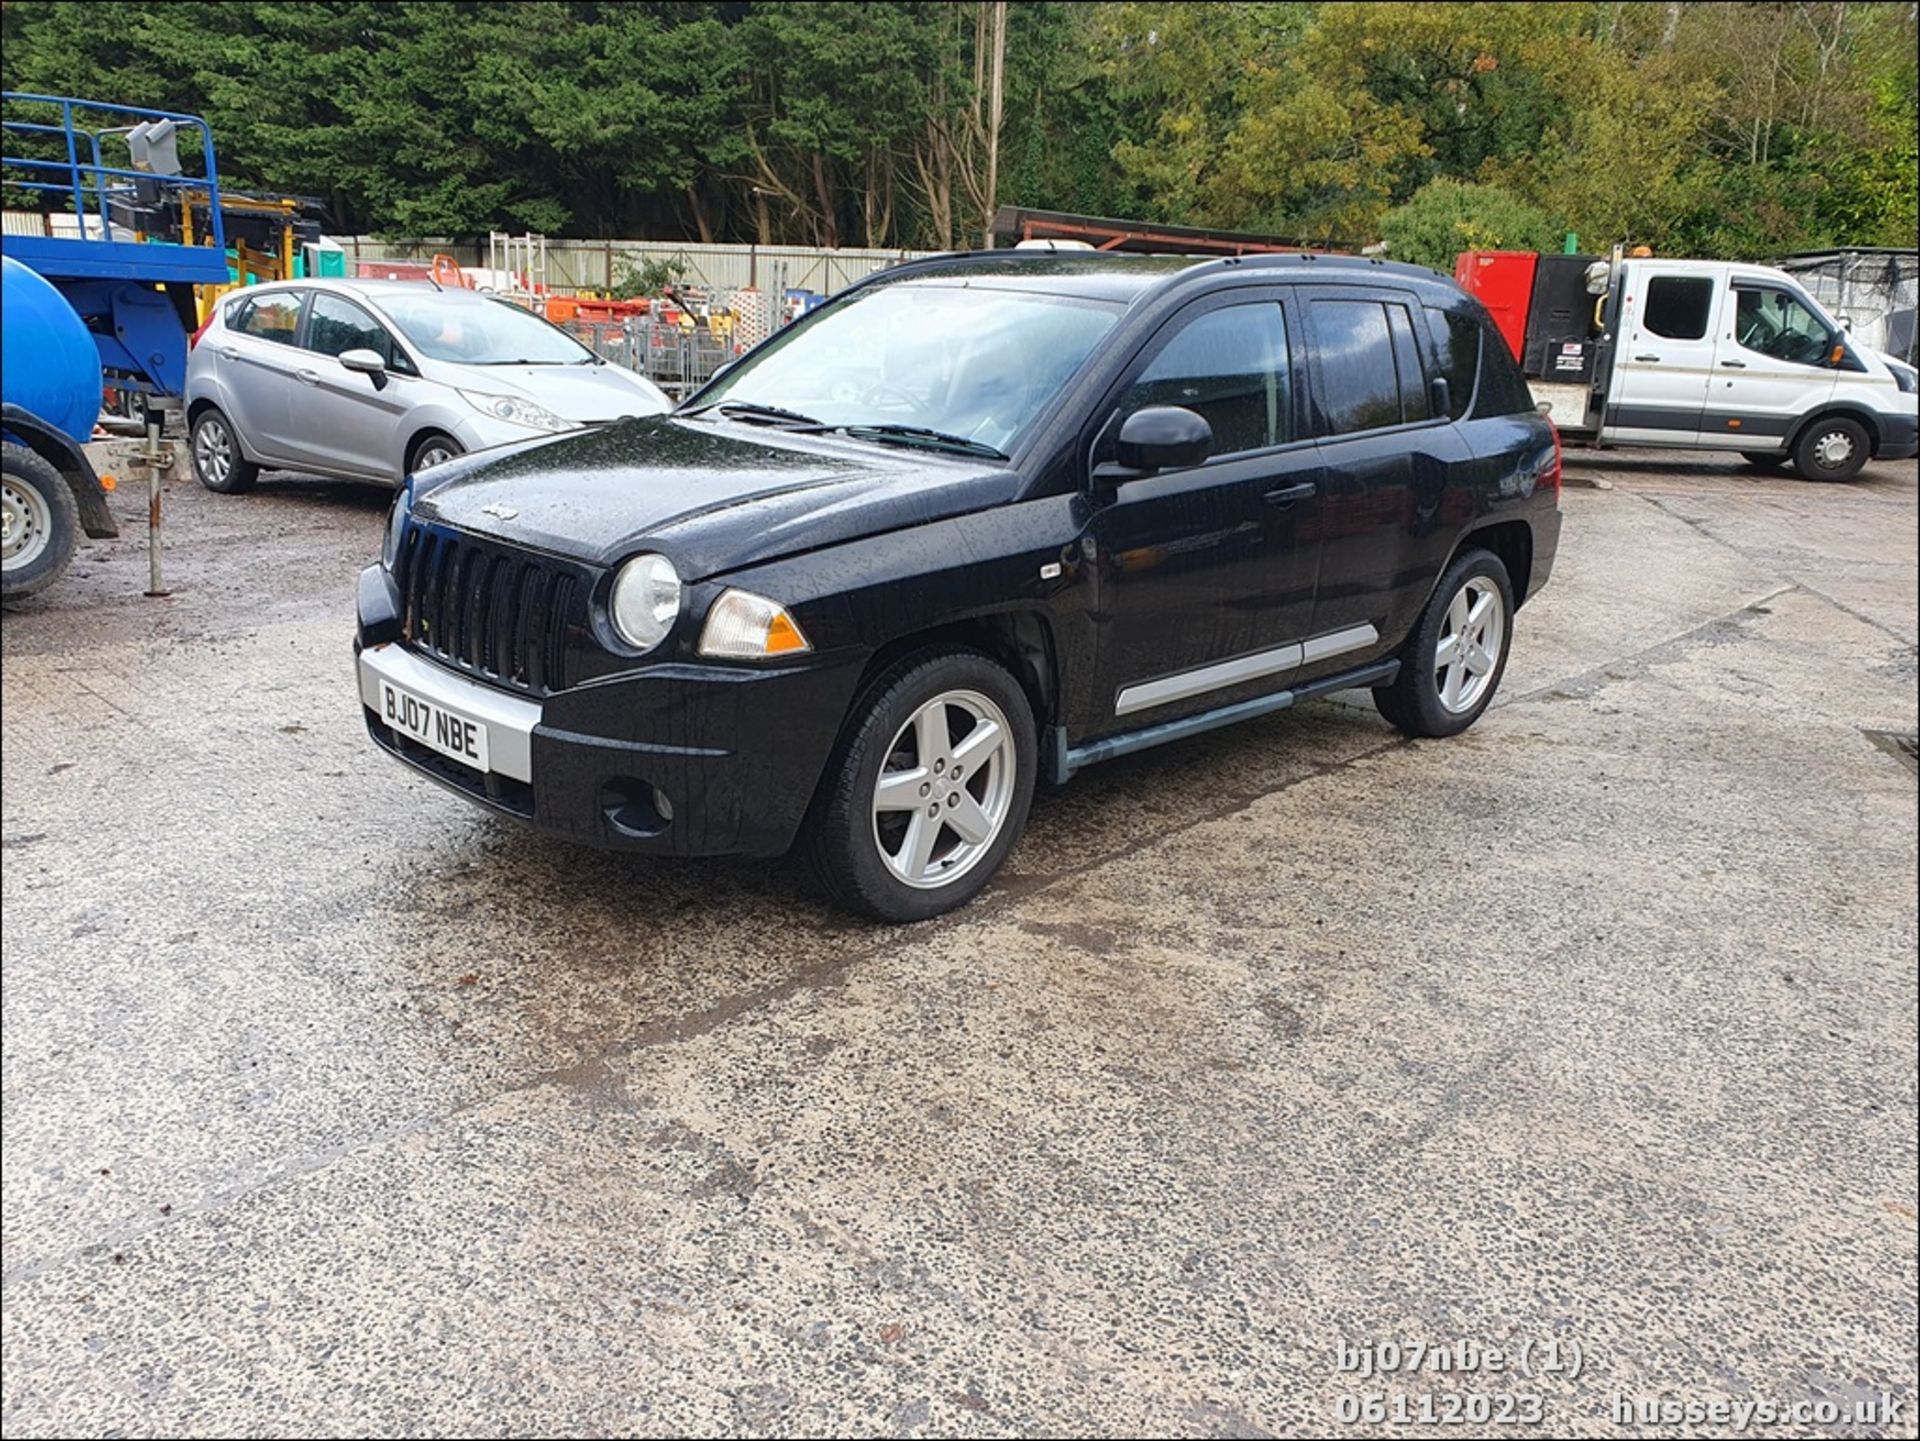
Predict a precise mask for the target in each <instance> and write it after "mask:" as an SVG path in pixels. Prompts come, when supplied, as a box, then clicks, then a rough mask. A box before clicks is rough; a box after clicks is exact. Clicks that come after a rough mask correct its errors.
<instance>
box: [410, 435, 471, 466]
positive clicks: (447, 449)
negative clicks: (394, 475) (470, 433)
mask: <svg viewBox="0 0 1920 1441" xmlns="http://www.w3.org/2000/svg"><path fill="white" fill-rule="evenodd" d="M465 454H466V447H465V446H463V445H461V444H460V442H459V441H457V440H455V439H454V438H453V437H452V436H450V435H445V434H443V433H441V432H440V431H437V430H430V431H428V432H427V433H426V434H425V435H423V436H421V437H420V438H419V439H418V440H416V441H415V442H414V443H413V449H412V450H411V451H410V452H408V454H407V474H408V475H412V474H413V473H414V472H415V471H416V470H425V469H427V468H428V467H429V466H435V465H439V464H441V463H442V462H444V461H449V460H452V459H453V458H454V457H455V456H456V455H465Z"/></svg>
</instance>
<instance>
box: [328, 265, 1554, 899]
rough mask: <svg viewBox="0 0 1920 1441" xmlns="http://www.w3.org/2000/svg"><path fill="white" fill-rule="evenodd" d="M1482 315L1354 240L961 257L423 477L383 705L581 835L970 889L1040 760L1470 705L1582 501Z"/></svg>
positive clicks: (1497, 669) (417, 734) (500, 797)
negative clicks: (1363, 254) (1341, 705)
mask: <svg viewBox="0 0 1920 1441" xmlns="http://www.w3.org/2000/svg"><path fill="white" fill-rule="evenodd" d="M1559 485H1560V458H1559V446H1558V441H1557V438H1556V436H1555V435H1554V432H1553V430H1552V427H1551V426H1550V425H1549V424H1548V423H1547V422H1546V421H1545V420H1544V419H1542V418H1541V416H1540V415H1538V414H1537V413H1536V412H1535V409H1534V406H1533V403H1532V401H1531V399H1530V397H1529V395H1528V393H1527V387H1526V384H1525V382H1524V381H1523V380H1522V379H1521V376H1520V374H1519V371H1518V369H1517V368H1516V367H1515V365H1514V363H1513V360H1512V357H1511V356H1510V355H1509V354H1508V352H1507V349H1506V346H1505V345H1504V343H1503V342H1502V341H1501V338H1500V336H1499V333H1498V332H1497V331H1496V330H1495V329H1494V328H1493V326H1492V325H1491V323H1490V322H1489V320H1488V318H1487V316H1486V313H1485V312H1484V311H1483V310H1482V309H1481V308H1480V307H1479V306H1478V305H1477V304H1476V303H1475V302H1473V301H1472V300H1470V299H1468V298H1467V297H1466V296H1465V295H1463V294H1462V293H1461V292H1460V291H1459V290H1458V289H1456V288H1455V287H1454V286H1453V285H1452V284H1450V283H1449V282H1447V281H1445V280H1443V279H1441V278H1440V277H1438V276H1436V275H1434V274H1433V273H1431V272H1429V271H1425V270H1419V269H1415V268H1412V267H1410V266H1404V265H1390V264H1383V263H1380V262H1367V261H1360V260H1348V259H1337V258H1330V257H1326V256H1287V257H1259V258H1253V257H1248V258H1244V259H1225V260H1192V259H1176V258H1170V257H1157V256H1155V257H1144V256H1110V255H1091V254H1083V255H1072V256H1067V255H1050V254H1037V253H1032V252H1022V253H1017V254H1016V253H1011V252H998V253H985V254H979V255H970V256H946V257H940V258H936V259H931V260H926V261H920V262H915V263H911V264H907V265H902V266H900V267H898V268H896V269H893V270H890V271H887V272H885V273H884V274H881V275H878V276H875V277H872V278H871V279H869V280H867V281H865V282H863V283H861V284H859V285H857V286H854V287H853V288H852V289H850V290H847V291H845V292H844V293H842V294H841V295H840V296H838V297H836V298H835V299H834V300H833V301H832V302H830V303H829V304H827V305H825V306H823V307H822V308H820V309H819V310H817V311H815V312H814V313H813V314H811V315H809V316H808V317H807V318H806V319H804V320H802V321H801V322H799V323H798V324H796V325H794V326H793V327H791V328H790V329H788V330H785V331H783V332H781V333H780V334H779V335H778V336H776V337H775V338H773V339H772V340H769V341H768V342H767V343H765V344H764V345H762V346H760V347H759V348H758V349H756V350H754V351H753V352H752V353H751V354H749V355H747V356H746V357H745V358H743V359H742V360H740V361H739V362H737V363H736V364H735V365H733V366H732V367H730V368H729V369H727V370H725V371H724V372H723V373H722V374H721V375H719V376H718V377H716V378H715V379H714V380H713V381H712V382H711V383H710V384H709V385H708V386H707V387H706V388H705V389H704V390H702V391H700V392H699V393H698V394H696V395H694V396H693V397H692V398H691V399H690V400H689V401H688V402H687V403H686V404H684V405H682V406H681V407H680V408H679V409H678V410H677V411H675V412H673V413H672V414H670V415H666V416H658V417H653V418H648V419H639V420H630V421H626V422H624V423H621V424H618V425H614V426H611V427H608V428H605V429H601V430H595V431H591V432H582V433H578V434H574V435H564V436H560V437H545V438H542V439H539V440H534V441H529V442H527V443H525V444H519V445H514V446H510V447H501V448H499V449H495V450H490V451H486V452H482V453H479V454H474V455H468V456H463V457H460V458H459V459H456V460H453V461H450V462H447V463H445V464H442V465H437V466H435V467H433V468H432V469H431V470H428V471H425V472H422V473H419V474H416V475H415V476H413V477H412V479H411V481H410V482H409V484H408V486H407V488H406V489H405V491H404V492H403V493H402V495H401V497H400V499H399V500H398V501H397V503H396V504H395V507H394V512H393V518H392V523H391V525H390V527H389V531H388V537H387V545H386V553H385V556H384V558H383V560H382V562H381V563H380V564H379V565H377V566H373V567H370V568H369V569H368V570H367V571H366V573H365V574H364V575H362V576H361V579H360V593H359V609H360V629H359V638H358V644H357V650H358V652H359V682H360V696H361V700H362V702H363V703H364V705H365V707H366V718H367V727H368V729H369V731H370V732H371V733H372V735H373V738H374V740H375V741H377V742H378V743H379V744H380V745H382V746H384V747H385V748H386V749H388V750H389V751H391V752H393V753H394V754H395V755H397V756H399V757H400V758H401V759H403V760H404V761H406V762H407V763H409V764H410V765H412V766H414V767H416V768H418V769H420V770H422V771H424V772H426V773H427V774H428V775H431V776H433V777H434V778H436V779H438V780H440V781H442V782H444V783H445V784H446V785H448V786H450V787H452V788H453V789H455V790H457V791H459V792H460V793H461V794H463V795H465V796H467V797H469V798H471V799H472V800H474V801H476V802H478V803H479V804H481V805H484V806H487V807H488V808H490V809H492V810H495V811H498V812H500V813H502V814H504V815H510V816H516V817H519V818H520V819H522V820H527V821H531V822H532V823H533V824H535V825H537V826H540V827H542V828H544V829H546V830H549V831H552V832H554V833H556V834H558V835H562V836H566V837H569V838H571V839H576V840H583V841H589V842H593V843H595V844H599V845H607V846H619V847H625V848H630V849H634V850H645V851H658V852H667V853H673V854H680V855H700V854H715V853H721V852H741V853H747V854H753V855H773V854H777V853H780V852H782V851H785V850H787V849H788V848H789V847H790V846H791V845H793V844H794V843H795V842H796V841H799V842H801V843H802V844H804V846H805V847H806V849H807V851H808V853H809V854H810V855H811V857H812V859H813V861H814V862H815V864H816V866H817V868H818V870H819V871H820V873H821V875H822V877H823V879H824V881H825V882H826V884H827V886H828V887H829V888H830V890H831V891H832V892H833V893H834V894H835V895H836V896H837V897H838V898H839V899H840V900H841V901H842V902H843V903H845V904H847V905H850V906H853V907H857V908H859V909H861V910H864V911H866V912H868V913H870V914H872V915H875V916H879V917H883V918H886V919H889V920H914V919H919V918H922V917H926V916H931V915H934V914H936V913H938V912H940V911H944V910H948V909H950V908H951V907H954V906H957V905H959V904H961V903H962V902H964V901H965V900H967V899H968V898H969V897H971V896H972V895H973V894H974V893H975V892H977V891H978V890H979V889H980V888H981V887H982V886H983V885H985V884H986V881H987V879H988V877H990V876H991V875H992V874H993V872H994V870H995V869H996V868H997V867H998V866H999V864H1000V862H1001V860H1002V858H1003V857H1004V856H1005V855H1006V853H1007V851H1008V850H1009V849H1010V848H1011V847H1012V846H1013V844H1014V842H1015V840H1016V839H1017V837H1018V836H1019V834H1020V831H1021V827H1022V826H1023V825H1024V824H1025V822H1026V818H1027V807H1028V802H1029V801H1030V800H1031V798H1032V795H1033V787H1034V782H1035V780H1036V778H1038V777H1040V776H1042V775H1044V776H1046V777H1048V778H1049V779H1050V780H1052V781H1054V782H1061V781H1064V780H1066V779H1067V778H1068V777H1069V776H1071V775H1072V774H1073V773H1074V772H1075V771H1076V770H1078V769H1080V768H1081V767H1083V766H1086V765H1090V764H1092V763H1093V762H1095V761H1100V760H1105V759H1107V758H1109V757H1111V756H1117V755H1121V754H1124V753H1125V752H1127V751H1131V750H1135V749H1138V748H1140V747H1142V746H1149V745H1155V744H1158V743H1159V742H1161V741H1167V740H1175V739H1178V738H1179V737H1182V736H1187V735H1192V734H1194V733H1195V732H1197V731H1203V730H1207V729H1209V728H1211V727H1213V726H1218V725H1224V724H1226V723H1228V722H1230V721H1234V720H1239V719H1242V718H1244V717H1248V716H1255V715H1261V714H1264V713H1266V712H1268V711H1273V710H1277V709H1279V708H1280V707H1282V706H1286V705H1290V704H1292V703H1294V702H1295V701H1299V700H1302V699H1305V698H1307V697H1311V696H1316V695H1321V694H1324V693H1326V692H1329V691H1334V690H1340V689H1343V688H1347V687H1354V686H1368V687H1371V688H1372V689H1373V693H1374V696H1375V697H1376V699H1377V701H1378V704H1379V708H1380V710H1381V712H1382V713H1383V714H1384V715H1385V716H1386V717H1387V719H1388V720H1390V721H1391V722H1392V723H1393V724H1394V725H1396V726H1398V727H1399V728H1400V729H1402V730H1403V731H1406V732H1408V733H1410V734H1413V735H1419V736H1442V735H1450V734H1452V733H1454V732H1456V731H1460V730H1463V729H1465V728H1466V727H1467V726H1469V725H1471V724H1472V723H1473V722H1474V720H1475V719H1476V718H1477V717H1478V716H1479V714H1480V713H1481V711H1483V710H1484V709H1486V706H1487V704H1488V702H1489V701H1490V700H1491V699H1492V697H1493V693H1494V690H1495V688H1496V687H1497V686H1498V685H1499V684H1500V676H1501V672H1502V670H1503V669H1504V667H1505V665H1506V659H1507V652H1508V647H1509V646H1510V645H1511V643H1512V638H1513V624H1514V615H1515V612H1516V611H1517V610H1518V608H1519V607H1520V605H1522V604H1523V603H1524V602H1525V601H1526V600H1527V598H1528V597H1529V596H1531V595H1532V594H1533V593H1534V592H1535V591H1537V590H1539V588H1540V587H1541V586H1542V585H1543V584H1545V583H1546V579H1547V573H1548V571H1549V569H1550V568H1551V566H1552V564H1553V556H1554V549H1555V546H1556V544H1557V541H1558V538H1559V531H1560V514H1559V510H1558V499H1559Z"/></svg>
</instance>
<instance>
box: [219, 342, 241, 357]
mask: <svg viewBox="0 0 1920 1441" xmlns="http://www.w3.org/2000/svg"><path fill="white" fill-rule="evenodd" d="M220 358H221V359H222V360H238V359H239V358H240V347H239V346H237V345H223V346H221V347H220Z"/></svg>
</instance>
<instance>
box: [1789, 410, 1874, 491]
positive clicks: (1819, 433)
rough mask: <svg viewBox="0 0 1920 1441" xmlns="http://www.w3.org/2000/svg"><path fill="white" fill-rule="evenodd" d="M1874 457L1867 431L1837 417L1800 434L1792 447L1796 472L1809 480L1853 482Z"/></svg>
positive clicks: (1813, 425)
mask: <svg viewBox="0 0 1920 1441" xmlns="http://www.w3.org/2000/svg"><path fill="white" fill-rule="evenodd" d="M1872 454H1873V442H1872V441H1871V440H1869V439H1868V438H1867V428H1866V427H1865V426H1864V425H1862V424H1861V423H1860V422H1859V421H1857V420H1848V419H1847V418H1846V417H1845V416H1844V415H1836V416H1833V417H1832V418H1830V419H1827V420H1819V421H1815V422H1814V423H1813V424H1812V425H1810V426H1808V427H1807V428H1806V429H1805V430H1804V431H1802V432H1801V435H1800V439H1799V440H1798V441H1796V442H1795V443H1794V447H1793V468H1794V469H1795V470H1797V471H1799V472H1800V474H1801V475H1803V476H1805V477H1806V478H1807V479H1808V480H1852V479H1853V478H1854V477H1855V476H1856V475H1858V474H1859V473H1860V467H1861V466H1863V465H1865V464H1866V463H1867V460H1868V459H1869V457H1870V456H1871V455H1872Z"/></svg>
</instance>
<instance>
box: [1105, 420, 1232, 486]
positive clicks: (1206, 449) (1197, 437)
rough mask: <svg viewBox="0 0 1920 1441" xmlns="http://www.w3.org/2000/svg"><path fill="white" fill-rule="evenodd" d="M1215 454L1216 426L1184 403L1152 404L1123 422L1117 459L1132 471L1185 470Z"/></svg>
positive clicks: (1115, 448) (1118, 442)
mask: <svg viewBox="0 0 1920 1441" xmlns="http://www.w3.org/2000/svg"><path fill="white" fill-rule="evenodd" d="M1211 454H1213V427H1212V426H1211V425H1209V424H1207V421H1206V417H1204V416H1201V415H1196V414H1195V413H1194V412H1193V411H1191V410H1188V409H1187V408H1186V407H1185V406H1181V405H1149V406H1146V407H1144V408H1143V409H1140V410H1136V411H1134V413H1133V414H1132V415H1129V416H1128V417H1127V418H1126V419H1125V420H1124V421H1122V422H1121V423H1120V435H1119V438H1118V439H1117V440H1116V441H1115V442H1114V446H1113V458H1114V459H1115V460H1117V461H1118V462H1119V463H1120V464H1121V465H1123V466H1125V467H1126V468H1127V469H1128V470H1132V471H1139V472H1142V473H1146V472H1150V471H1155V470H1184V469H1186V468H1187V467H1188V466H1193V465H1198V464H1200V462H1201V461H1203V460H1205V459H1206V458H1207V457H1208V456H1209V455H1211Z"/></svg>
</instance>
